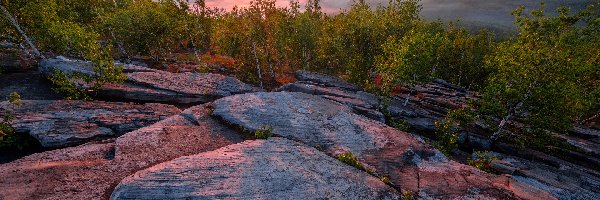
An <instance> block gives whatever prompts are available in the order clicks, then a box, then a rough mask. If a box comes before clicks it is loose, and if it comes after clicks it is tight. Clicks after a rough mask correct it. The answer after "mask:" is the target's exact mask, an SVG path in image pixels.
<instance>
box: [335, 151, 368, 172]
mask: <svg viewBox="0 0 600 200" xmlns="http://www.w3.org/2000/svg"><path fill="white" fill-rule="evenodd" d="M337 159H338V160H339V161H340V162H343V163H346V164H348V165H350V166H352V167H354V168H356V169H359V170H362V171H367V169H366V168H365V167H364V166H363V165H362V164H361V163H360V161H358V158H356V156H354V155H353V154H352V152H346V153H343V154H340V155H338V157H337Z"/></svg>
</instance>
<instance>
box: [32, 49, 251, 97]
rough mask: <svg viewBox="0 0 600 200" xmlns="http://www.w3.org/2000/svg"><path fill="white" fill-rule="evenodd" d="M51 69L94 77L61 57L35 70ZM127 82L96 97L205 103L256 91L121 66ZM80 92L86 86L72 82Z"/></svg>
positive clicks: (216, 78)
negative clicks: (79, 88)
mask: <svg viewBox="0 0 600 200" xmlns="http://www.w3.org/2000/svg"><path fill="white" fill-rule="evenodd" d="M54 69H58V70H60V71H63V72H65V73H67V74H72V73H81V74H85V75H89V76H94V71H93V68H92V64H91V63H90V62H84V61H80V60H69V59H66V58H63V57H58V58H54V59H46V60H42V61H41V62H40V64H39V70H40V72H41V73H42V74H44V75H46V76H48V75H50V74H51V73H52V72H53V71H54ZM123 72H124V73H125V75H126V76H127V80H126V81H125V82H124V83H121V84H107V85H105V86H103V87H102V88H101V89H100V91H98V94H99V95H101V96H105V97H109V98H116V99H124V100H133V101H151V102H169V103H183V104H187V103H206V102H210V101H213V100H215V99H218V98H221V97H225V96H230V95H234V94H242V93H248V92H254V91H256V90H257V89H256V88H254V87H252V86H250V85H248V84H245V83H243V82H241V81H240V80H238V79H235V78H233V77H229V76H224V75H218V74H198V73H170V72H166V71H160V70H154V69H149V68H145V67H140V66H135V65H123ZM76 82H78V86H79V87H81V88H90V87H91V85H90V84H86V83H84V82H83V81H80V80H76Z"/></svg>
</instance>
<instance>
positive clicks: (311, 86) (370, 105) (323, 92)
mask: <svg viewBox="0 0 600 200" xmlns="http://www.w3.org/2000/svg"><path fill="white" fill-rule="evenodd" d="M276 91H286V92H302V93H305V94H312V95H319V96H321V97H323V98H326V99H329V100H332V101H336V102H339V103H342V104H344V105H348V106H350V107H352V108H353V109H354V110H355V112H356V113H358V114H362V115H365V116H367V117H369V118H371V119H374V120H377V121H381V122H385V116H384V115H383V114H382V113H381V112H379V111H377V109H378V108H379V106H380V101H379V99H378V98H377V97H376V96H375V95H373V94H370V93H366V92H362V91H351V90H345V89H342V88H338V87H326V86H320V85H315V83H312V82H304V81H299V82H295V83H290V84H286V85H284V86H281V87H280V88H278V89H276Z"/></svg>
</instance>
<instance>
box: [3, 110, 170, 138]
mask: <svg viewBox="0 0 600 200" xmlns="http://www.w3.org/2000/svg"><path fill="white" fill-rule="evenodd" d="M0 110H6V111H9V112H10V113H12V114H13V115H14V116H15V120H14V121H13V122H12V123H11V126H12V127H13V128H14V129H15V130H16V132H19V133H28V134H30V135H31V136H32V137H34V138H35V139H37V140H38V141H39V142H40V144H41V145H42V146H43V147H46V148H59V147H66V146H73V145H78V144H82V143H85V142H88V141H91V140H95V139H102V138H107V137H117V136H119V135H122V134H125V133H127V132H130V131H133V130H136V129H139V128H142V127H145V126H148V125H151V124H154V123H156V122H158V121H160V120H163V119H165V118H167V117H170V116H172V115H176V114H178V113H180V112H181V110H179V109H178V108H176V107H175V106H171V105H164V104H153V103H151V104H133V103H111V102H103V101H69V100H55V101H54V100H24V101H22V105H20V106H17V105H13V104H10V103H8V102H1V103H0Z"/></svg>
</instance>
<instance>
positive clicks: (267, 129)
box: [254, 126, 273, 139]
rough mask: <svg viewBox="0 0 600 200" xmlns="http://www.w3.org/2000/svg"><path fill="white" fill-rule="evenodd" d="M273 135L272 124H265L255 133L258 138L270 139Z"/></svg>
mask: <svg viewBox="0 0 600 200" xmlns="http://www.w3.org/2000/svg"><path fill="white" fill-rule="evenodd" d="M271 136H273V128H272V127H271V126H263V127H261V128H260V129H258V130H257V131H256V132H255V133H254V138H256V139H268V138H270V137H271Z"/></svg>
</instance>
